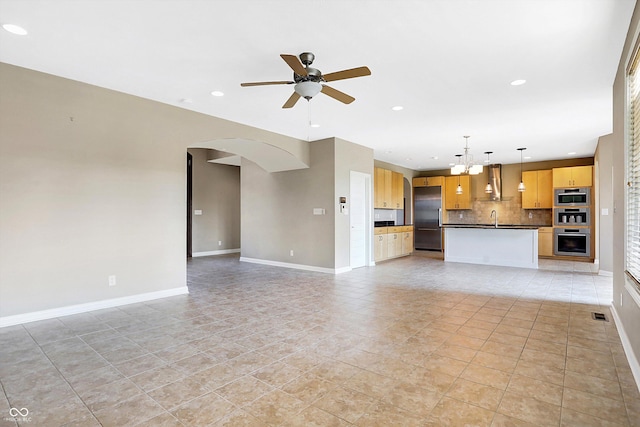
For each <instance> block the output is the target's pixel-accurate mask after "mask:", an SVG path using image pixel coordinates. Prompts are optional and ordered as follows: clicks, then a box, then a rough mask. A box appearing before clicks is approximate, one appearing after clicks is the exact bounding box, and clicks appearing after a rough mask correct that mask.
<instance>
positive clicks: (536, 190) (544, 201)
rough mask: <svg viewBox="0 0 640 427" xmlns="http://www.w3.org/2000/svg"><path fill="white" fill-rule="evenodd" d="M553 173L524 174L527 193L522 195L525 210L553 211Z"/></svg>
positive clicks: (523, 178)
mask: <svg viewBox="0 0 640 427" xmlns="http://www.w3.org/2000/svg"><path fill="white" fill-rule="evenodd" d="M552 176H553V173H552V171H551V170H550V169H549V170H540V171H527V172H522V182H524V186H525V191H524V192H523V193H521V194H522V208H523V209H551V208H552V207H553V186H552Z"/></svg>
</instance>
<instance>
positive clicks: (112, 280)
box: [109, 275, 116, 286]
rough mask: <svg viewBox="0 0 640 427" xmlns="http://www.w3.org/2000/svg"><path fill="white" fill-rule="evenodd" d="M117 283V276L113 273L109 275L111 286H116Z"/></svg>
mask: <svg viewBox="0 0 640 427" xmlns="http://www.w3.org/2000/svg"><path fill="white" fill-rule="evenodd" d="M115 285H116V276H114V275H111V276H109V286H115Z"/></svg>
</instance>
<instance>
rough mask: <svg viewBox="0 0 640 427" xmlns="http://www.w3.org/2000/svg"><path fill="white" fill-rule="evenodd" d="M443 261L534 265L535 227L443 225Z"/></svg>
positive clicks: (536, 254) (519, 265) (528, 266)
mask: <svg viewBox="0 0 640 427" xmlns="http://www.w3.org/2000/svg"><path fill="white" fill-rule="evenodd" d="M443 228H444V236H445V237H444V241H445V245H444V260H445V262H463V263H468V264H484V265H500V266H506V267H524V268H538V228H539V227H535V226H524V227H522V226H518V227H505V226H500V225H499V226H498V228H496V227H495V225H493V224H491V225H480V224H478V226H476V227H473V224H465V226H452V225H449V226H447V227H444V226H443Z"/></svg>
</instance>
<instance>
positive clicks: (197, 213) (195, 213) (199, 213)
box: [193, 209, 202, 215]
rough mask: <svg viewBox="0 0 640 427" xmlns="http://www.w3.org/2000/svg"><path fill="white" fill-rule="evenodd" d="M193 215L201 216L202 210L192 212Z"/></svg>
mask: <svg viewBox="0 0 640 427" xmlns="http://www.w3.org/2000/svg"><path fill="white" fill-rule="evenodd" d="M193 214H194V215H202V209H196V210H195V211H193Z"/></svg>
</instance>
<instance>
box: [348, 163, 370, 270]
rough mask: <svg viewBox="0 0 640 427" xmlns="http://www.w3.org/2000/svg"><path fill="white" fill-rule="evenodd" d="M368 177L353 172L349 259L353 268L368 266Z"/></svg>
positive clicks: (350, 196) (350, 195) (350, 203)
mask: <svg viewBox="0 0 640 427" xmlns="http://www.w3.org/2000/svg"><path fill="white" fill-rule="evenodd" d="M367 176H368V175H366V174H363V173H360V172H354V171H351V179H350V190H349V193H350V194H349V198H350V201H349V203H348V204H347V206H349V224H350V226H351V228H350V230H351V231H350V236H349V258H350V262H349V264H350V266H351V268H359V267H364V266H365V265H367V254H368V253H369V251H368V250H367V249H368V239H367V233H368V230H369V226H368V219H367V212H368V209H367Z"/></svg>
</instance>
